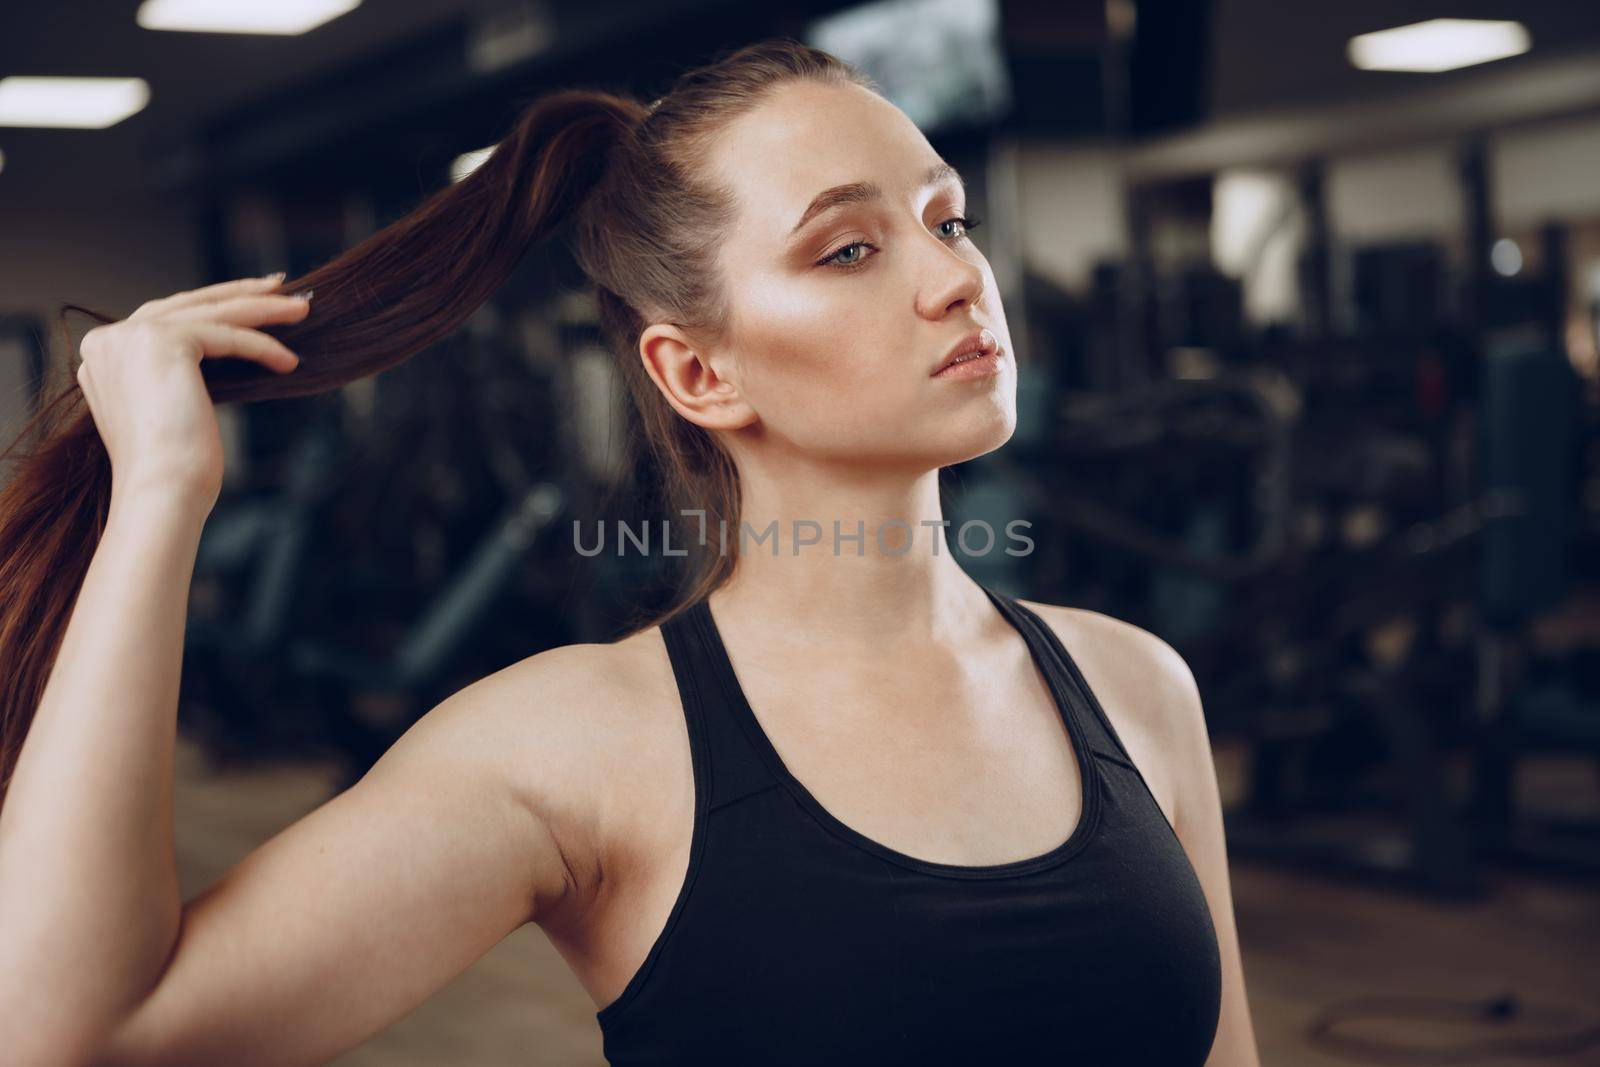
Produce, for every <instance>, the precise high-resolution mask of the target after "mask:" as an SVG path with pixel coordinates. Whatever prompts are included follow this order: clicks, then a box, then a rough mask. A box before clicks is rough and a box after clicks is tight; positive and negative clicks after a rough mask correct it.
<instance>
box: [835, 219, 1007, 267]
mask: <svg viewBox="0 0 1600 1067" xmlns="http://www.w3.org/2000/svg"><path fill="white" fill-rule="evenodd" d="M952 222H956V223H960V224H961V230H960V232H959V233H954V234H950V235H949V237H950V239H951V240H956V241H959V240H960V239H961V238H963V237H966V236H967V235H968V234H969V233H971V232H972V231H973V230H975V229H977V227H978V220H977V219H975V218H972V217H971V216H969V215H955V216H953V217H951V218H948V219H945V220H944V221H943V222H941V223H939V225H940V226H948V225H949V224H950V223H952ZM876 247H877V246H875V245H873V244H872V243H871V242H869V241H851V242H850V243H849V244H847V245H845V246H844V247H843V248H841V249H839V250H838V251H837V252H834V253H831V254H830V255H827V256H825V257H823V258H822V259H819V260H818V261H817V266H819V267H833V268H834V269H836V270H843V271H852V270H859V269H861V267H862V265H863V264H865V263H866V257H864V256H863V257H858V258H857V259H855V260H853V261H851V262H849V263H846V262H844V261H843V260H841V259H840V257H841V256H843V255H844V254H845V253H846V252H848V251H850V250H851V249H852V248H876Z"/></svg>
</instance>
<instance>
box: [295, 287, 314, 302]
mask: <svg viewBox="0 0 1600 1067" xmlns="http://www.w3.org/2000/svg"><path fill="white" fill-rule="evenodd" d="M314 292H316V290H315V289H302V290H300V291H299V292H298V293H295V294H294V295H295V298H296V299H298V300H310V299H311V294H312V293H314Z"/></svg>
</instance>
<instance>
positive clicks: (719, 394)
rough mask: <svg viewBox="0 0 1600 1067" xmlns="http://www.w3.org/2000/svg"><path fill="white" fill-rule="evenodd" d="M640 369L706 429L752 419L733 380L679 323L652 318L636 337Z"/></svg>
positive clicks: (739, 424)
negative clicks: (641, 361)
mask: <svg viewBox="0 0 1600 1067" xmlns="http://www.w3.org/2000/svg"><path fill="white" fill-rule="evenodd" d="M639 358H640V359H642V360H643V361H644V369H645V372H646V373H647V374H649V375H650V378H651V380H652V381H654V382H655V383H656V388H657V389H660V390H661V394H662V395H663V396H665V397H666V398H667V403H669V404H671V405H672V406H673V408H674V409H675V410H676V411H677V412H678V413H679V414H680V415H682V416H683V417H684V418H686V419H688V420H689V421H690V422H692V423H694V424H695V425H696V426H702V427H704V428H706V429H708V430H737V429H739V428H741V427H744V426H748V425H750V423H752V422H754V421H755V419H756V413H755V411H754V410H753V409H752V408H751V407H750V405H749V403H748V402H747V401H746V400H745V398H744V395H743V393H741V392H740V390H739V386H738V385H737V383H735V382H734V381H732V380H731V379H730V378H727V377H724V376H723V375H722V374H719V373H718V371H717V369H716V364H720V365H722V366H723V367H724V368H727V367H728V366H730V362H729V361H727V360H716V361H713V359H712V358H711V353H710V350H709V349H708V348H707V347H706V346H703V345H701V344H699V343H697V342H696V341H695V340H694V339H693V338H691V337H690V336H689V335H688V334H687V333H685V332H684V331H683V330H682V329H681V328H680V327H677V326H673V325H670V324H665V323H656V324H654V325H651V326H649V327H647V328H646V329H645V331H644V333H643V334H641V335H640V336H639Z"/></svg>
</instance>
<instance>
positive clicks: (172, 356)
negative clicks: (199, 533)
mask: <svg viewBox="0 0 1600 1067" xmlns="http://www.w3.org/2000/svg"><path fill="white" fill-rule="evenodd" d="M282 280H283V279H282V276H281V275H273V276H271V277H267V278H241V279H238V280H236V281H230V282H220V283H218V284H216V285H208V286H205V287H204V288H201V289H194V290H190V291H187V292H180V293H174V294H173V295H171V296H168V297H163V298H161V299H159V300H151V301H149V302H147V303H145V304H142V305H140V307H139V309H138V310H137V311H135V312H134V313H133V314H132V315H130V316H128V317H127V318H126V319H123V320H121V321H120V322H114V323H107V324H105V325H102V326H96V327H95V328H94V329H92V330H90V331H89V332H88V333H86V334H85V335H84V337H83V341H82V343H81V344H80V346H79V351H80V354H81V355H82V357H83V362H82V363H81V364H80V365H79V366H78V385H79V387H80V388H82V390H83V394H84V397H85V399H86V400H87V401H88V402H89V411H90V413H91V414H92V415H93V417H94V424H95V428H96V429H97V430H99V431H100V439H101V440H102V441H103V442H104V443H105V448H106V452H107V454H108V455H109V456H110V457H111V469H112V486H113V491H114V492H115V491H116V490H119V489H120V490H122V491H123V492H129V491H133V492H144V491H151V490H160V491H162V492H164V493H168V494H170V493H173V492H177V493H179V494H181V495H183V496H184V497H185V499H189V500H193V501H194V502H195V503H197V504H198V505H199V506H201V507H203V508H204V509H205V510H206V512H207V513H209V511H210V509H211V508H212V506H213V505H215V503H216V501H217V496H218V495H219V494H220V493H221V491H222V467H223V455H222V434H221V432H220V430H219V428H218V426H217V414H216V409H215V406H214V405H213V404H212V401H211V396H210V394H209V393H208V392H207V391H206V385H205V379H204V378H203V377H202V376H201V374H200V360H201V359H203V358H207V357H213V356H239V357H243V358H245V359H253V360H255V361H256V362H258V363H261V364H263V365H265V366H267V367H270V368H272V369H273V370H276V371H278V372H279V373H284V374H287V373H288V372H289V371H292V370H294V369H295V367H297V366H299V365H300V359H299V357H298V356H296V355H295V354H294V353H293V352H291V351H290V350H289V349H288V348H287V347H286V346H285V345H284V344H283V343H281V342H280V341H278V340H277V339H276V338H273V337H272V336H270V335H268V334H265V333H262V332H261V331H260V330H257V329H254V328H253V327H255V326H260V325H262V324H265V323H280V322H299V321H300V320H302V319H304V318H305V317H306V315H308V314H309V313H310V309H311V302H310V299H309V298H310V295H311V294H310V293H309V292H307V293H305V294H304V295H303V296H302V295H299V294H297V295H292V296H291V295H286V294H283V293H275V292H273V290H275V289H277V288H278V286H279V285H281V284H282Z"/></svg>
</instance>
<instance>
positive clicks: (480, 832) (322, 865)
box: [0, 279, 576, 1067]
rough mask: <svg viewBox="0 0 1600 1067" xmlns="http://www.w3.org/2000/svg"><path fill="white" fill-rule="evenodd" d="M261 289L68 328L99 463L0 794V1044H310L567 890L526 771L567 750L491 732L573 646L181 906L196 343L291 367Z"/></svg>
mask: <svg viewBox="0 0 1600 1067" xmlns="http://www.w3.org/2000/svg"><path fill="white" fill-rule="evenodd" d="M276 286H277V280H276V279H244V280H240V281H235V282H226V283H223V284H221V285H216V286H210V287H207V288H205V289H199V290H194V291H193V292H187V293H179V294H176V295H174V296H171V297H167V298H164V299H162V300H157V301H152V302H151V303H149V304H146V305H144V306H143V307H141V308H140V309H139V310H138V311H136V312H135V313H134V315H132V316H130V318H129V319H127V320H124V321H122V322H118V323H115V324H111V325H107V326H102V327H98V328H96V329H95V330H91V331H90V333H89V335H88V336H86V338H85V340H84V342H83V353H84V361H83V364H82V366H81V367H80V368H79V371H78V381H79V383H80V385H81V386H82V388H83V390H84V393H85V396H86V398H87V399H88V402H89V405H90V410H91V412H92V414H93V416H94V421H95V427H96V429H97V430H98V431H99V432H100V435H101V438H102V440H103V441H104V442H105V445H106V449H107V452H108V453H109V456H110V459H111V465H112V469H113V473H114V477H113V481H112V493H111V500H110V507H109V511H108V515H107V520H106V524H105V528H104V530H103V532H102V535H101V537H100V540H99V543H98V545H97V547H96V549H95V552H94V556H93V558H92V560H91V561H90V564H89V567H88V570H87V573H86V575H85V578H84V581H83V583H82V586H81V587H80V588H79V590H78V593H77V598H76V601H75V602H74V605H73V609H72V614H71V617H70V621H69V623H68V625H67V628H66V631H65V633H64V636H63V639H62V643H61V647H60V649H59V651H58V653H57V655H56V657H55V660H54V662H53V665H52V668H51V672H50V675H49V678H48V681H47V684H46V686H45V689H44V694H43V697H42V699H41V700H40V702H39V705H38V708H37V711H36V714H35V716H34V719H33V722H32V726H31V728H30V729H29V731H28V734H27V736H26V739H25V740H24V742H23V744H22V746H21V749H20V751H19V753H18V757H17V763H16V766H15V769H14V771H13V774H12V777H11V781H10V785H9V789H8V791H7V794H6V798H5V805H4V808H3V809H0V946H3V948H0V953H3V956H0V1048H5V1049H6V1061H7V1063H15V1064H19V1065H25V1067H53V1065H57V1064H62V1065H64V1064H74V1065H76V1064H84V1063H130V1064H131V1063H151V1064H155V1063H160V1064H163V1065H168V1067H170V1065H176V1064H183V1063H197V1064H199V1063H205V1064H217V1063H228V1064H251V1063H261V1064H264V1063H313V1062H319V1061H322V1060H325V1059H327V1058H328V1057H330V1056H332V1055H334V1054H336V1053H337V1052H338V1051H340V1050H341V1049H343V1048H346V1047H348V1046H350V1045H353V1044H355V1043H357V1042H359V1041H360V1040H361V1039H362V1038H364V1037H365V1036H367V1035H368V1034H370V1033H372V1032H374V1031H375V1030H378V1029H380V1028H381V1027H382V1026H383V1025H384V1024H386V1023H387V1022H389V1021H391V1020H393V1019H395V1018H397V1017H398V1016H400V1015H402V1014H404V1013H405V1012H406V1011H408V1010H409V1009H410V1008H412V1007H413V1006H415V1005H416V1004H417V1003H419V1002H420V1001H421V1000H423V999H424V998H425V997H426V996H427V995H428V993H429V992H431V991H432V990H433V989H435V988H437V987H438V986H440V985H442V984H443V983H445V982H446V981H448V980H449V979H450V978H451V977H452V976H453V975H455V974H456V973H458V972H459V971H461V970H462V969H463V968H465V967H466V966H467V965H468V964H469V963H471V962H472V961H473V960H474V959H475V958H477V957H478V956H479V955H481V954H482V953H483V952H485V951H486V950H487V949H489V948H490V947H491V946H493V945H494V944H495V942H497V941H498V940H500V939H501V938H502V937H504V936H505V935H506V934H507V933H509V932H511V931H512V930H514V929H516V928H517V927H518V926H520V925H521V924H522V923H524V922H526V921H528V920H530V919H532V918H535V917H536V916H539V915H540V913H541V910H542V909H545V908H547V907H553V906H554V904H555V903H556V902H558V901H562V900H566V901H567V902H568V903H569V904H570V903H571V899H570V896H571V895H570V894H569V892H568V891H569V889H570V888H571V886H572V885H573V881H572V877H571V874H570V872H569V871H568V869H567V866H566V863H565V860H564V858H563V854H562V851H561V849H560V848H558V847H557V845H556V842H555V840H554V837H553V836H552V834H551V832H550V831H549V829H548V828H547V822H546V820H545V818H544V817H543V816H542V815H541V814H540V807H541V805H540V804H539V803H538V802H537V801H536V800H535V799H534V797H533V793H532V791H531V790H530V788H529V787H528V783H529V782H535V783H537V782H541V779H540V776H539V774H540V767H539V766H534V765H531V763H539V762H543V761H545V760H548V761H549V762H550V764H551V767H552V768H553V770H552V774H553V775H554V776H556V777H558V778H560V780H561V783H562V784H560V785H552V786H551V788H554V789H557V790H559V789H561V788H566V785H565V783H566V782H567V781H569V779H567V778H564V777H561V776H562V775H563V774H564V773H566V772H568V771H570V767H563V766H561V764H560V763H558V762H557V757H556V755H555V754H554V752H553V751H551V752H543V753H540V754H538V755H536V756H535V757H533V758H532V760H531V762H530V760H529V759H528V757H527V753H526V749H527V748H528V747H529V746H526V745H524V746H520V747H521V748H522V750H523V752H524V756H523V757H522V758H523V762H522V763H521V764H520V765H518V764H515V762H514V761H516V760H517V759H518V758H519V757H518V755H517V749H518V746H513V745H509V744H507V743H506V736H507V735H506V731H507V730H513V723H514V724H515V726H514V732H516V733H517V734H518V736H523V737H527V736H531V733H537V725H536V723H537V720H538V719H539V717H540V716H539V714H538V709H537V707H529V705H530V704H531V705H537V704H538V702H539V701H538V697H539V692H540V688H541V684H542V683H541V681H540V679H541V678H542V677H544V676H546V675H549V676H550V677H552V678H553V677H554V673H555V670H556V667H559V665H560V664H561V663H565V662H571V659H570V657H568V658H563V657H562V656H560V655H557V654H553V653H546V654H541V655H540V656H535V657H532V658H531V659H530V660H525V661H523V663H522V664H519V665H517V666H516V667H514V668H507V669H506V670H505V671H501V672H499V673H498V674H496V675H492V676H490V677H489V678H487V679H484V680H482V681H480V682H478V683H476V684H474V685H472V686H469V687H467V688H466V689H464V690H462V691H461V692H460V693H457V694H456V695H455V696H453V697H451V698H450V699H448V700H446V701H445V702H444V703H442V704H441V705H440V706H439V707H437V708H435V709H433V710H432V711H431V712H429V713H428V714H427V715H426V716H424V717H423V719H422V720H420V721H419V722H418V723H417V724H416V725H414V726H413V727H412V728H411V730H410V731H408V732H407V734H406V735H405V736H404V737H403V738H401V740H400V741H398V742H397V743H396V744H395V745H394V747H393V748H392V749H391V750H390V751H389V752H388V753H387V754H386V755H385V756H384V757H383V758H382V759H381V760H380V761H379V762H378V763H377V764H376V765H375V766H374V767H373V768H372V769H371V770H370V771H369V772H368V774H367V775H366V776H365V777H364V778H363V779H362V780H361V782H360V783H358V784H357V785H356V786H354V787H352V788H351V789H349V790H348V791H346V792H345V793H343V794H342V795H340V796H338V797H336V798H334V799H333V800H331V801H329V802H328V803H327V804H325V805H324V806H323V807H321V808H319V809H318V810H317V811H315V812H313V813H311V814H310V815H308V816H306V817H305V818H303V819H301V820H300V821H299V822H297V823H295V824H294V825H293V826H291V827H289V828H288V829H286V830H284V831H283V832H282V833H280V834H278V835H277V836H276V837H275V838H273V839H272V840H270V841H268V842H267V843H265V844H264V845H262V846H261V847H260V848H258V849H257V850H256V851H255V852H253V853H252V854H251V855H250V856H248V857H247V858H246V859H245V860H244V861H242V862H241V863H240V864H238V865H237V866H236V867H235V868H233V869H232V870H231V871H229V872H228V873H227V874H226V875H225V876H224V877H223V878H222V879H220V880H219V881H218V882H217V883H216V884H215V885H214V886H212V887H211V888H210V889H209V890H207V891H206V892H205V893H203V894H201V895H200V896H199V897H197V898H196V899H195V900H193V901H191V902H190V903H189V904H187V905H185V904H184V903H183V902H182V900H181V897H180V891H179V887H178V878H177V869H176V859H175V855H174V848H173V818H172V815H173V812H172V801H173V780H172V775H173V763H174V748H175V734H176V719H177V703H178V680H179V677H180V668H181V663H182V649H183V631H184V623H185V617H186V611H187V601H188V590H189V583H190V580H191V578H192V574H193V568H194V560H195V553H196V550H197V548H198V543H199V537H200V531H201V529H202V527H203V525H204V521H205V517H206V515H207V513H208V512H209V511H210V509H211V507H212V505H213V504H214V502H215V500H216V496H217V492H218V490H219V488H220V480H221V473H222V454H221V442H220V435H219V433H218V428H217V424H216V417H215V412H214V410H213V408H212V405H211V400H210V397H209V396H208V394H207V390H206V387H205V383H204V381H203V379H202V376H201V374H200V371H199V363H200V361H201V360H202V359H206V358H214V357H218V356H234V357H241V358H248V359H253V360H256V361H258V362H261V363H263V364H265V365H268V366H270V367H272V368H274V369H276V370H278V371H280V372H283V373H289V372H292V370H293V368H294V366H295V362H296V361H295V356H294V354H293V353H292V352H290V351H289V350H288V349H286V348H285V347H284V346H283V345H282V344H281V343H280V342H278V341H276V340H274V339H273V338H271V337H270V336H269V335H267V334H265V333H263V332H261V331H259V330H256V329H254V328H253V326H255V325H259V324H262V323H265V322H295V321H299V320H300V319H301V318H303V317H304V316H305V315H306V314H307V313H308V310H307V309H308V306H309V305H308V304H307V302H306V301H303V300H297V299H293V298H290V297H286V296H283V295H281V294H276V293H273V292H272V290H273V289H274V288H275V287H276ZM552 665H554V666H552ZM561 699H565V698H561ZM530 731H531V733H530ZM535 747H539V746H535ZM550 747H551V749H552V750H553V749H555V748H556V747H558V746H556V745H551V746H550ZM574 762H576V761H574V760H572V759H571V758H570V757H568V758H566V759H565V763H567V764H571V763H574ZM545 784H546V785H549V784H550V783H549V782H545Z"/></svg>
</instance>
